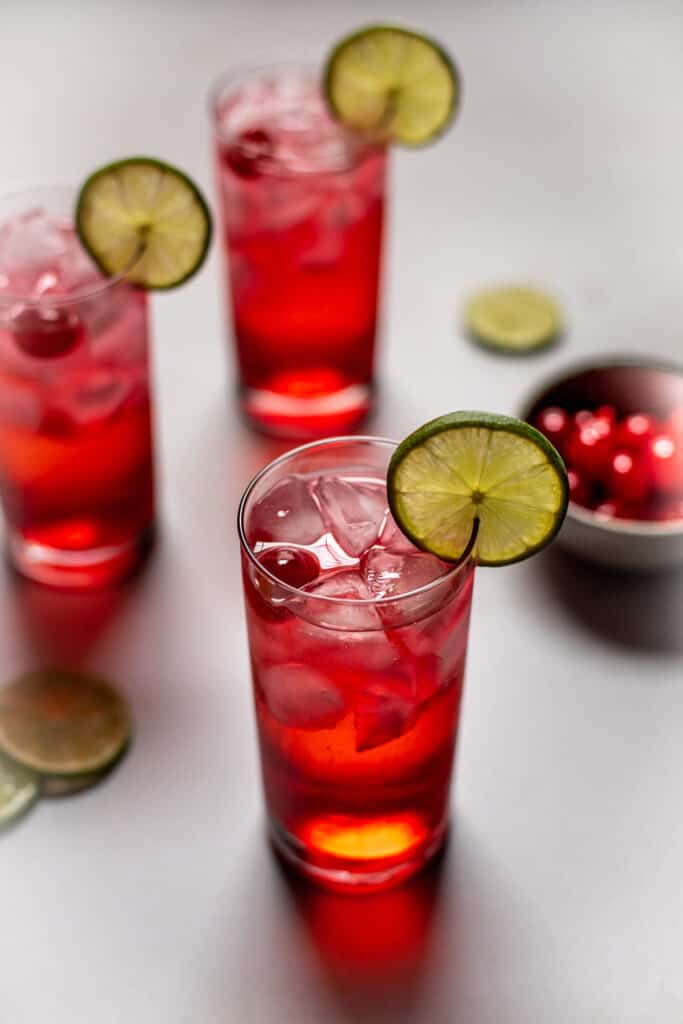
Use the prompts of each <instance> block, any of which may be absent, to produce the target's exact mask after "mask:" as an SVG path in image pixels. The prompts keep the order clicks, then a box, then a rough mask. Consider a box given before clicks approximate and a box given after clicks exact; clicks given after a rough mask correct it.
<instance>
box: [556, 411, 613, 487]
mask: <svg viewBox="0 0 683 1024" xmlns="http://www.w3.org/2000/svg"><path fill="white" fill-rule="evenodd" d="M611 433H612V430H611V427H610V425H609V424H608V422H607V420H598V419H597V418H596V417H593V418H592V419H591V421H590V423H588V424H587V425H586V426H583V427H580V428H579V429H578V430H577V431H575V432H574V434H573V435H572V437H571V438H570V440H569V442H568V444H567V460H568V462H569V465H570V466H571V467H572V469H575V470H577V472H579V473H580V474H581V475H582V476H584V477H586V478H587V479H589V480H600V479H602V478H603V477H604V475H605V473H606V471H607V467H608V464H609V457H610V450H611Z"/></svg>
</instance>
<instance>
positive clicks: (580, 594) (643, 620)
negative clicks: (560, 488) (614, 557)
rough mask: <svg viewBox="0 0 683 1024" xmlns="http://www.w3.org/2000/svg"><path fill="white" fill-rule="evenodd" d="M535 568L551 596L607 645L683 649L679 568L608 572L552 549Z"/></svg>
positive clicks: (682, 591)
mask: <svg viewBox="0 0 683 1024" xmlns="http://www.w3.org/2000/svg"><path fill="white" fill-rule="evenodd" d="M538 570H539V574H540V575H541V577H542V578H543V580H544V582H545V583H546V584H547V586H548V588H549V589H550V590H551V592H552V596H553V598H554V599H555V600H557V601H558V602H559V603H560V604H561V605H562V606H563V607H564V608H565V609H566V610H567V611H568V612H569V613H570V614H571V615H572V616H574V618H576V619H578V620H579V621H580V622H581V623H582V625H584V626H586V627H588V628H589V629H591V630H593V631H594V632H596V633H599V634H600V635H601V636H603V637H604V638H605V639H607V640H609V641H610V642H611V643H615V644H619V645H620V646H623V647H630V648H635V649H640V650H646V651H660V652H663V653H679V652H683V624H682V622H681V608H683V572H680V571H678V572H676V571H672V572H664V573H651V574H639V573H624V572H616V571H610V570H608V569H601V568H599V567H597V566H594V565H588V564H587V563H584V562H580V561H578V560H577V559H575V558H572V557H570V556H569V555H567V554H566V553H564V552H563V551H560V550H558V549H555V548H554V549H553V550H552V551H549V552H548V553H547V555H546V556H545V557H544V558H540V559H538Z"/></svg>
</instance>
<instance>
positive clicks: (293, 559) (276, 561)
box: [259, 547, 320, 588]
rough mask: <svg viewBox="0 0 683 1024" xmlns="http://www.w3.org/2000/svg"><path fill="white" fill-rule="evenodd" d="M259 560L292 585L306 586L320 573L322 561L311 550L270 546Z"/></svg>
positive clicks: (284, 581) (283, 580)
mask: <svg viewBox="0 0 683 1024" xmlns="http://www.w3.org/2000/svg"><path fill="white" fill-rule="evenodd" d="M259 561H260V563H261V565H262V566H263V568H264V569H267V570H268V572H270V573H272V574H273V576H277V578H278V579H279V580H282V582H283V583H287V584H289V586H290V587H297V588H299V587H304V586H305V585H306V584H307V583H312V582H313V580H315V579H317V577H318V576H319V575H320V562H319V561H318V559H317V558H316V557H315V555H314V554H313V553H312V552H310V551H303V550H302V549H300V548H287V547H276V548H268V550H267V551H264V552H263V554H262V555H259Z"/></svg>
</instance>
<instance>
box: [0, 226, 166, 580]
mask: <svg viewBox="0 0 683 1024" xmlns="http://www.w3.org/2000/svg"><path fill="white" fill-rule="evenodd" d="M73 241H74V242H75V239H74V240H73ZM69 244H71V242H70V243H69ZM68 294H69V293H68V291H67V292H66V295H68ZM0 498H1V499H2V506H3V510H4V513H5V519H6V527H7V529H6V533H7V539H8V543H9V548H10V554H11V555H12V557H13V560H14V562H15V564H16V566H17V568H18V569H19V570H20V571H22V572H24V573H25V574H26V575H28V576H30V577H32V578H33V579H36V580H38V581H40V582H45V583H50V584H55V585H60V586H67V587H69V586H77V587H89V586H97V585H101V584H105V583H108V582H111V581H112V580H114V579H117V578H119V577H121V576H123V575H125V574H127V573H128V572H130V571H131V570H132V569H133V568H134V566H135V565H136V564H137V562H138V561H139V558H140V556H141V554H142V550H143V549H144V547H145V546H146V543H147V541H148V540H149V536H150V532H151V526H152V522H153V518H154V489H153V466H152V441H151V427H150V399H149V386H148V364H147V304H146V297H145V295H144V293H142V292H140V291H137V290H135V289H133V288H131V287H130V286H128V285H126V284H123V283H119V284H115V285H112V286H110V287H107V288H104V289H103V290H102V291H100V292H99V293H94V294H93V295H92V297H90V298H87V299H86V298H83V299H82V300H80V299H79V300H76V299H75V298H74V301H73V302H71V301H70V300H69V301H68V302H66V304H65V305H64V306H59V305H56V306H55V304H54V303H53V304H52V305H50V300H49V298H48V297H46V298H45V301H44V302H43V301H42V300H41V301H40V302H39V303H38V305H35V304H34V305H31V304H29V305H28V306H27V307H26V308H25V309H24V311H23V312H21V313H20V314H19V315H16V309H14V308H13V306H12V305H11V304H10V303H9V302H7V301H5V302H3V296H2V293H1V292H0Z"/></svg>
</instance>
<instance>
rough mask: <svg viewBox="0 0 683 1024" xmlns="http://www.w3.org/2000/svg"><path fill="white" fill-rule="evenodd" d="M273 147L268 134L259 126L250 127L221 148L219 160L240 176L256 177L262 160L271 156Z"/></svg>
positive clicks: (259, 172)
mask: <svg viewBox="0 0 683 1024" xmlns="http://www.w3.org/2000/svg"><path fill="white" fill-rule="evenodd" d="M273 149H274V146H273V140H272V139H271V137H270V135H268V134H267V133H266V132H264V131H263V129H261V128H252V129H250V130H249V131H246V132H242V134H241V135H239V136H238V137H237V139H236V140H235V141H234V142H233V143H231V144H230V145H229V146H226V147H225V148H224V149H223V150H222V152H221V160H222V161H223V162H224V163H225V164H227V166H228V167H229V168H230V170H231V171H232V172H233V173H234V174H237V175H238V176H239V177H240V178H257V177H258V176H259V175H260V174H261V171H262V166H261V165H262V161H263V160H267V159H268V158H269V157H270V156H272V154H273Z"/></svg>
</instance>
